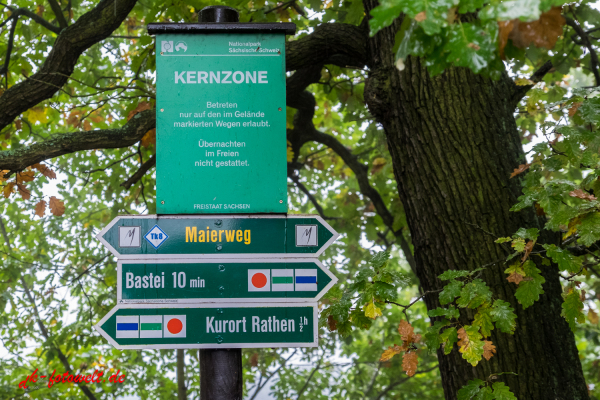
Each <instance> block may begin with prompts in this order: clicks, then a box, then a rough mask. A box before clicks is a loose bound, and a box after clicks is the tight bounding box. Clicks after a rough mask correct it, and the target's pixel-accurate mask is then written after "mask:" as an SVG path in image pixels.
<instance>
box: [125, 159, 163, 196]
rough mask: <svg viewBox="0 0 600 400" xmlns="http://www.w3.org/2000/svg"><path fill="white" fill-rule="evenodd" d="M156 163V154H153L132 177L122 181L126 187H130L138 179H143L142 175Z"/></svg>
mask: <svg viewBox="0 0 600 400" xmlns="http://www.w3.org/2000/svg"><path fill="white" fill-rule="evenodd" d="M155 165H156V154H153V155H152V157H150V158H149V159H148V161H146V162H145V163H143V164H142V166H141V167H140V169H138V170H137V172H136V173H135V174H133V175H132V176H131V178H129V179H127V180H126V181H125V182H123V183H121V186H123V187H124V188H125V189H129V188H130V187H131V186H133V185H134V184H135V183H136V182H137V181H139V180H140V179H142V177H143V176H144V175H145V174H146V172H148V170H149V169H150V168H152V167H154V166H155Z"/></svg>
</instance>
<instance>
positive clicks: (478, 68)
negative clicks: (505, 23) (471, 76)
mask: <svg viewBox="0 0 600 400" xmlns="http://www.w3.org/2000/svg"><path fill="white" fill-rule="evenodd" d="M497 37H498V24H497V23H496V21H493V22H488V23H485V24H480V23H479V22H478V21H475V22H471V23H469V22H465V23H461V24H453V25H451V26H450V27H448V40H447V42H446V45H445V47H444V49H445V50H446V51H448V56H447V58H446V60H447V61H448V62H450V63H452V64H454V65H456V66H458V67H467V68H470V69H471V70H472V71H473V72H476V73H478V72H482V71H483V70H485V69H487V68H489V67H490V66H491V64H492V61H493V60H494V59H495V58H497V57H498V56H497V55H496V38H497Z"/></svg>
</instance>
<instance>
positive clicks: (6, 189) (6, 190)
mask: <svg viewBox="0 0 600 400" xmlns="http://www.w3.org/2000/svg"><path fill="white" fill-rule="evenodd" d="M16 184H17V183H16V182H10V183H7V184H6V186H4V189H2V194H3V195H4V197H5V198H7V199H8V196H10V194H11V193H12V192H13V188H14V187H15V185H16Z"/></svg>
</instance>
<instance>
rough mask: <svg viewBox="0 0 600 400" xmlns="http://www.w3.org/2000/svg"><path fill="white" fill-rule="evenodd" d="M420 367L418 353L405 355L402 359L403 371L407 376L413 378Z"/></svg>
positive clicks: (412, 352)
mask: <svg viewBox="0 0 600 400" xmlns="http://www.w3.org/2000/svg"><path fill="white" fill-rule="evenodd" d="M418 365H419V357H418V356H417V353H415V352H414V351H411V352H410V353H404V356H403V357H402V370H403V371H404V372H406V375H408V376H413V375H414V374H415V373H416V372H417V366H418Z"/></svg>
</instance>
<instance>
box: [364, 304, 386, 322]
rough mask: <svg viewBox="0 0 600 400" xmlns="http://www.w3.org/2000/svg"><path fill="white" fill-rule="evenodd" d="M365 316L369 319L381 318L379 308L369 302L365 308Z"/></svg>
mask: <svg viewBox="0 0 600 400" xmlns="http://www.w3.org/2000/svg"><path fill="white" fill-rule="evenodd" d="M365 315H366V316H367V317H369V318H371V319H375V318H377V317H380V316H382V315H383V314H382V313H381V308H379V307H377V306H375V303H373V302H371V303H369V304H368V305H367V306H366V307H365Z"/></svg>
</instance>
